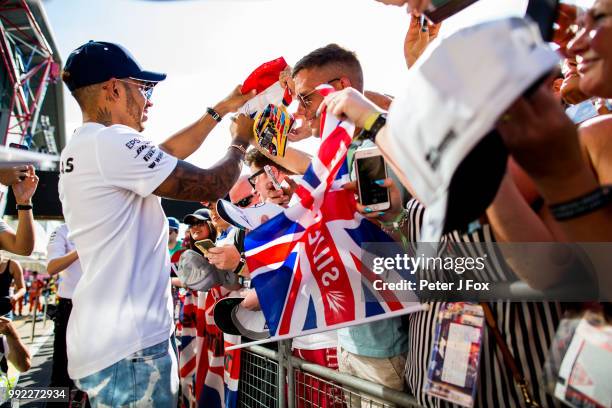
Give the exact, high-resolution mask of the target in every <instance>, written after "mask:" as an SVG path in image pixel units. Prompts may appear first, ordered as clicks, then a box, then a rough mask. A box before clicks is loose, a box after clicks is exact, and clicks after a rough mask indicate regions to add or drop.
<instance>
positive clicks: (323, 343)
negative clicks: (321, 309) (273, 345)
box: [291, 330, 338, 350]
mask: <svg viewBox="0 0 612 408" xmlns="http://www.w3.org/2000/svg"><path fill="white" fill-rule="evenodd" d="M337 346H338V333H337V331H336V330H331V331H326V332H324V333H315V334H309V335H306V336H300V337H296V338H294V339H293V342H292V343H291V348H294V349H302V350H319V349H326V348H336V347H337Z"/></svg>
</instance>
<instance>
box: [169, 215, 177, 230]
mask: <svg viewBox="0 0 612 408" xmlns="http://www.w3.org/2000/svg"><path fill="white" fill-rule="evenodd" d="M168 226H169V227H170V229H175V230H177V231H178V229H179V220H177V219H176V218H174V217H168Z"/></svg>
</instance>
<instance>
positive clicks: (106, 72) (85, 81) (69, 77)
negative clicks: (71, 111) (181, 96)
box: [63, 40, 166, 91]
mask: <svg viewBox="0 0 612 408" xmlns="http://www.w3.org/2000/svg"><path fill="white" fill-rule="evenodd" d="M128 77H129V78H135V79H140V80H142V81H149V82H159V81H163V80H164V79H166V74H161V73H157V72H151V71H144V70H143V69H142V68H141V67H140V65H139V64H138V62H136V60H135V59H134V57H133V56H132V54H130V52H129V51H128V50H126V49H125V48H123V47H122V46H120V45H118V44H113V43H109V42H102V41H93V40H92V41H89V42H88V43H87V44H83V45H81V46H80V47H79V48H77V49H76V50H74V51H72V53H71V54H70V55H69V56H68V60H67V61H66V65H65V66H64V75H63V78H64V82H66V85H67V86H68V89H70V91H74V90H75V89H78V88H81V87H84V86H88V85H93V84H99V83H101V82H105V81H108V80H109V79H111V78H128Z"/></svg>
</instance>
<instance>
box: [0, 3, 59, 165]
mask: <svg viewBox="0 0 612 408" xmlns="http://www.w3.org/2000/svg"><path fill="white" fill-rule="evenodd" d="M0 53H1V60H2V61H1V65H0V66H2V68H3V71H5V73H6V77H5V78H4V80H5V81H6V91H8V92H4V93H3V94H4V95H0V96H2V97H3V99H4V101H0V105H2V106H4V107H5V115H3V117H0V145H5V146H8V145H9V144H10V143H17V144H20V145H24V146H26V147H27V148H28V149H30V150H34V151H39V152H44V153H51V154H57V153H58V149H57V145H56V140H55V137H54V133H55V129H54V126H52V124H51V123H50V121H49V118H48V117H47V116H45V115H41V110H42V106H43V101H44V99H45V96H46V93H47V89H48V87H49V85H50V84H51V83H55V82H57V80H58V77H59V72H60V67H59V64H58V63H57V62H56V61H55V60H54V55H53V50H52V47H51V46H50V45H49V43H48V41H47V39H46V38H45V35H44V34H43V31H42V30H41V28H40V26H39V25H38V23H37V21H36V19H35V17H34V15H33V13H32V11H31V10H30V7H29V6H28V4H27V2H26V1H25V0H0ZM7 106H8V109H6V107H7ZM6 113H8V114H6ZM3 122H4V123H3ZM36 135H42V137H40V138H37V139H36V140H40V141H39V142H38V143H35V142H34V141H35V136H36Z"/></svg>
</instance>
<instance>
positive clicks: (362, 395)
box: [238, 341, 420, 408]
mask: <svg viewBox="0 0 612 408" xmlns="http://www.w3.org/2000/svg"><path fill="white" fill-rule="evenodd" d="M278 345H279V350H278V351H274V350H270V349H267V348H264V347H261V346H251V347H246V348H245V349H244V350H243V351H242V357H241V373H240V381H239V383H238V384H239V385H238V390H239V397H238V407H239V408H264V407H265V408H285V406H286V407H287V408H392V407H420V405H419V404H418V403H417V401H416V400H415V398H414V397H412V396H411V395H409V394H406V393H403V392H399V391H396V390H393V389H390V388H387V387H384V386H382V385H380V384H376V383H373V382H370V381H366V380H363V379H361V378H357V377H353V376H351V375H347V374H343V373H340V372H338V371H336V370H331V369H329V368H326V367H322V366H320V365H317V364H312V363H309V362H307V361H305V360H302V359H299V358H297V357H294V356H292V355H291V353H290V342H288V341H281V342H279V343H278ZM285 372H286V373H287V375H286V377H285ZM285 401H286V402H287V404H286V405H285Z"/></svg>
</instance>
